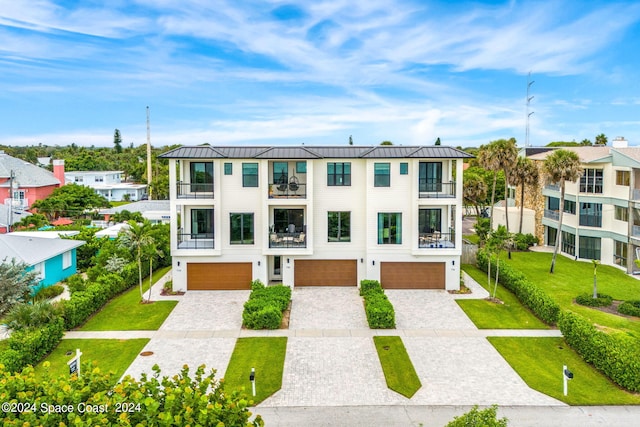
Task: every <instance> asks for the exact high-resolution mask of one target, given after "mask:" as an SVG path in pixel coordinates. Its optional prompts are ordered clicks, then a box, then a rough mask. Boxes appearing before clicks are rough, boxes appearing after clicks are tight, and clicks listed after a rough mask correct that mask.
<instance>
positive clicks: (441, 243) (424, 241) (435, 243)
mask: <svg viewBox="0 0 640 427" xmlns="http://www.w3.org/2000/svg"><path fill="white" fill-rule="evenodd" d="M455 247H456V234H455V233H440V232H439V231H435V232H433V233H420V234H419V236H418V248H420V249H425V248H426V249H429V248H433V249H453V248H455Z"/></svg>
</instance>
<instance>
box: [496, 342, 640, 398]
mask: <svg viewBox="0 0 640 427" xmlns="http://www.w3.org/2000/svg"><path fill="white" fill-rule="evenodd" d="M488 340H489V342H490V343H491V344H492V345H493V346H494V347H495V348H496V349H497V350H498V352H499V353H500V354H501V355H502V357H504V358H505V359H506V360H507V362H508V363H509V365H511V367H512V368H513V369H515V371H516V372H517V373H518V375H520V377H522V379H523V380H524V381H525V382H526V383H527V385H528V386H529V387H531V388H533V389H534V390H538V391H539V392H542V393H544V394H546V395H549V396H551V397H553V398H555V399H558V400H561V401H563V402H565V403H568V404H570V405H638V404H640V395H638V394H633V393H629V392H627V391H624V390H622V389H621V388H620V387H618V386H617V385H615V384H614V383H612V382H611V381H610V380H609V379H608V378H607V377H605V376H604V375H602V374H601V373H600V372H598V371H597V370H596V369H595V368H594V367H593V366H591V365H589V364H588V363H586V362H585V361H584V360H583V359H582V358H581V357H580V356H579V355H578V354H577V353H576V352H575V351H573V350H572V349H571V347H569V346H568V345H567V344H566V343H565V341H564V339H563V338H521V337H489V338H488ZM563 365H567V367H568V369H569V370H570V371H571V372H573V374H574V378H573V379H572V380H570V381H569V385H568V389H569V392H568V394H567V396H564V394H563V380H562V366H563Z"/></svg>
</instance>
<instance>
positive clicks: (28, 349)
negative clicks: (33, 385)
mask: <svg viewBox="0 0 640 427" xmlns="http://www.w3.org/2000/svg"><path fill="white" fill-rule="evenodd" d="M63 333H64V325H63V321H62V319H61V318H59V317H58V318H56V319H54V320H53V321H51V322H50V323H48V324H47V325H46V326H43V327H42V328H40V329H27V330H24V331H15V332H13V333H12V334H11V336H10V337H9V338H8V339H7V346H8V348H7V349H6V350H5V351H3V352H2V353H1V354H0V365H4V366H5V369H6V370H7V371H10V372H19V371H21V370H22V369H23V368H24V367H25V366H27V365H35V364H36V363H38V362H39V361H40V360H41V359H42V358H43V357H44V356H46V355H47V354H49V353H50V352H51V350H53V349H54V348H56V346H57V345H58V343H59V342H60V340H61V339H62V335H63Z"/></svg>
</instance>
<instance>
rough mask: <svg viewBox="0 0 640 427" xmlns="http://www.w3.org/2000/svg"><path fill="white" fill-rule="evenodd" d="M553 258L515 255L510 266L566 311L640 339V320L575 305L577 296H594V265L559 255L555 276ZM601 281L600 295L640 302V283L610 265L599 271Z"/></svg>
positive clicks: (548, 254) (510, 261) (530, 253)
mask: <svg viewBox="0 0 640 427" xmlns="http://www.w3.org/2000/svg"><path fill="white" fill-rule="evenodd" d="M551 256H552V254H550V253H540V252H514V253H513V254H512V258H511V260H507V262H508V263H510V264H511V265H512V266H513V267H514V268H516V269H517V270H519V271H521V272H522V273H524V274H525V275H526V276H527V277H528V278H529V280H531V282H533V283H535V284H536V285H538V286H540V287H541V288H542V289H544V290H545V291H546V292H547V293H548V294H549V295H550V296H551V297H553V298H554V299H555V300H556V301H557V302H558V304H560V306H561V307H562V308H564V309H568V310H571V311H574V312H576V313H579V314H581V315H582V316H584V317H585V318H587V319H589V320H590V321H591V322H593V323H595V324H597V325H601V326H605V327H608V328H613V329H618V330H620V331H623V332H626V333H629V334H630V335H633V336H635V337H636V338H640V319H629V318H625V317H622V316H617V315H615V314H609V313H604V312H602V311H599V310H595V309H592V308H589V307H584V306H581V305H577V304H574V303H573V299H574V298H575V297H576V296H577V295H579V294H583V293H591V292H592V289H593V265H592V264H591V263H590V262H589V263H587V262H579V261H574V260H571V259H569V258H567V257H565V256H562V255H559V256H558V257H557V259H556V267H555V272H554V273H553V274H551V273H549V267H550V266H551ZM597 277H598V292H599V293H604V294H608V295H611V296H612V297H613V298H614V299H617V300H629V299H640V280H637V279H635V278H633V277H631V276H629V275H627V274H625V273H624V272H622V271H620V270H618V269H616V268H614V267H611V266H607V265H601V266H599V267H598V276H597Z"/></svg>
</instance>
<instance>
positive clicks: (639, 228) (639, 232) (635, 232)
mask: <svg viewBox="0 0 640 427" xmlns="http://www.w3.org/2000/svg"><path fill="white" fill-rule="evenodd" d="M631 235H632V236H634V237H640V225H632V226H631Z"/></svg>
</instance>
